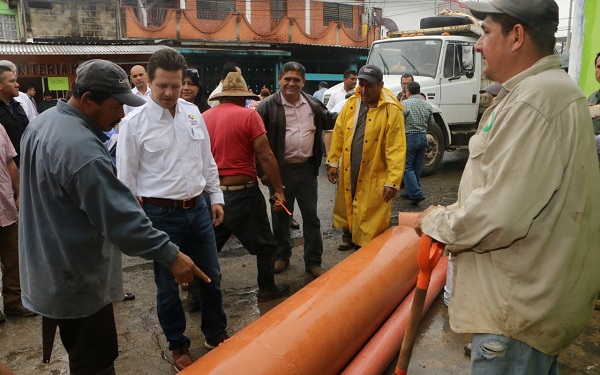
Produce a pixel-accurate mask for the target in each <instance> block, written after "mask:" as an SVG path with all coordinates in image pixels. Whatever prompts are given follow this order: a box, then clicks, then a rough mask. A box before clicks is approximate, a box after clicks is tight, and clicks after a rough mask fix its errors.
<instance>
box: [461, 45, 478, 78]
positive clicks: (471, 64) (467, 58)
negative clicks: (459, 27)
mask: <svg viewBox="0 0 600 375" xmlns="http://www.w3.org/2000/svg"><path fill="white" fill-rule="evenodd" d="M461 57H462V58H461V63H462V66H463V69H464V71H465V76H466V77H467V78H469V79H470V78H473V77H474V76H475V46H473V45H472V44H470V45H463V46H461Z"/></svg>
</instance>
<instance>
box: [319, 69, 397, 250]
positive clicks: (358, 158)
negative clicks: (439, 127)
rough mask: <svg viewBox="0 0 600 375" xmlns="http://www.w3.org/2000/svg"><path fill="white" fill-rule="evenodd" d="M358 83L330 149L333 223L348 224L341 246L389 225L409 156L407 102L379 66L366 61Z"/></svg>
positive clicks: (365, 239) (361, 241)
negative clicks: (385, 81) (389, 86)
mask: <svg viewBox="0 0 600 375" xmlns="http://www.w3.org/2000/svg"><path fill="white" fill-rule="evenodd" d="M358 87H359V89H358V90H357V93H356V94H355V95H354V96H352V97H351V98H350V99H348V102H347V103H346V105H344V108H342V111H341V112H340V113H339V115H338V118H337V121H336V123H335V126H334V128H333V135H332V137H331V149H330V150H329V154H328V155H327V175H328V178H329V181H330V182H331V183H333V184H335V183H337V184H338V186H337V194H336V200H335V206H334V210H333V225H334V226H335V227H338V228H342V229H343V230H344V234H343V241H344V242H343V243H342V244H341V245H340V246H339V247H338V249H339V250H342V251H344V250H350V249H353V248H354V246H355V245H356V246H364V245H366V244H367V243H368V242H369V241H371V240H372V239H373V238H374V237H376V236H377V235H379V234H380V233H381V232H383V231H384V230H386V229H387V227H388V226H389V224H390V211H391V207H392V202H391V200H392V198H394V196H396V193H397V191H398V189H399V188H400V181H401V180H402V174H403V173H404V162H405V158H406V141H405V139H406V137H405V135H404V115H403V114H402V109H403V108H404V107H403V106H402V105H401V104H400V103H399V102H398V100H396V98H395V97H394V95H393V94H392V92H391V91H389V90H388V89H386V88H384V87H383V73H382V71H381V69H379V68H378V67H377V66H375V65H365V66H363V67H362V68H361V69H360V70H359V72H358Z"/></svg>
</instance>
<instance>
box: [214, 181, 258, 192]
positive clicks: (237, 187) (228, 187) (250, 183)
mask: <svg viewBox="0 0 600 375" xmlns="http://www.w3.org/2000/svg"><path fill="white" fill-rule="evenodd" d="M254 185H256V183H255V182H254V181H248V182H244V183H243V184H241V185H221V186H220V187H221V190H223V191H237V190H244V189H248V188H251V187H252V186H254Z"/></svg>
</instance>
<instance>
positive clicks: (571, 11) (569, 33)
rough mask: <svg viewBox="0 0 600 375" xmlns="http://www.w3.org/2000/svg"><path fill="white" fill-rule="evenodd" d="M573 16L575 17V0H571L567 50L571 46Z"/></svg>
mask: <svg viewBox="0 0 600 375" xmlns="http://www.w3.org/2000/svg"><path fill="white" fill-rule="evenodd" d="M571 18H573V0H571V1H569V26H568V27H567V51H566V52H569V48H571Z"/></svg>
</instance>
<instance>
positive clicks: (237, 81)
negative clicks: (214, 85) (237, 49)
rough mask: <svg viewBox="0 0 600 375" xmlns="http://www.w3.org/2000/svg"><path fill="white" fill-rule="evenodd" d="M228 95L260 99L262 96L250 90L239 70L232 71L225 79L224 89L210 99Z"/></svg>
mask: <svg viewBox="0 0 600 375" xmlns="http://www.w3.org/2000/svg"><path fill="white" fill-rule="evenodd" d="M227 97H238V98H239V97H242V98H246V99H254V100H260V97H259V96H258V95H256V94H254V93H251V92H250V91H248V86H247V85H246V81H245V80H244V77H242V74H241V73H239V72H230V73H228V74H227V77H225V79H224V80H223V90H222V91H221V92H220V93H217V94H214V95H213V96H211V97H210V98H209V99H208V100H219V99H220V98H227Z"/></svg>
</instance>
